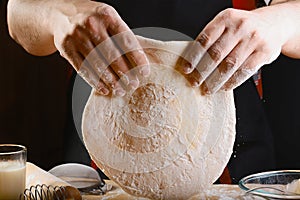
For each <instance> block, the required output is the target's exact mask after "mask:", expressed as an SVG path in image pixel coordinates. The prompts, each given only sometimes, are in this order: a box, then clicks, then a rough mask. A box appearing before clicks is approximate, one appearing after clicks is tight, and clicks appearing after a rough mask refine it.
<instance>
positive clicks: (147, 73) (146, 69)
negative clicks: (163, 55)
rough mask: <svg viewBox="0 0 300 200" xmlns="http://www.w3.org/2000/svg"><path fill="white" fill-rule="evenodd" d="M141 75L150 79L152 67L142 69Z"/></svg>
mask: <svg viewBox="0 0 300 200" xmlns="http://www.w3.org/2000/svg"><path fill="white" fill-rule="evenodd" d="M139 72H140V74H141V75H142V76H144V77H148V76H149V75H150V67H149V66H144V67H142V68H141V69H140V71H139Z"/></svg>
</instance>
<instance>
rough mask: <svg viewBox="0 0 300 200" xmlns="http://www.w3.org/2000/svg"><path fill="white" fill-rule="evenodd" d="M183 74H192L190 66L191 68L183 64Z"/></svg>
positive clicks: (187, 64)
mask: <svg viewBox="0 0 300 200" xmlns="http://www.w3.org/2000/svg"><path fill="white" fill-rule="evenodd" d="M182 69H183V72H184V73H185V74H189V73H191V72H192V66H191V64H190V63H185V64H184V65H183V68H182Z"/></svg>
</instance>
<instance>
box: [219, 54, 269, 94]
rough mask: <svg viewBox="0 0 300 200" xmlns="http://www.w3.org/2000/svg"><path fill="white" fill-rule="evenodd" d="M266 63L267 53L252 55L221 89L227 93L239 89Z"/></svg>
mask: <svg viewBox="0 0 300 200" xmlns="http://www.w3.org/2000/svg"><path fill="white" fill-rule="evenodd" d="M266 63H267V61H266V55H265V53H263V52H254V53H252V54H251V55H250V56H249V57H248V58H247V59H246V60H245V62H244V63H243V64H242V65H241V67H240V68H239V69H238V70H237V71H236V72H235V73H234V74H233V75H232V76H231V78H230V79H229V80H228V81H227V82H226V83H225V84H224V86H223V87H222V88H221V89H222V90H226V91H227V90H232V89H234V88H236V87H238V86H239V85H241V84H242V83H243V82H245V81H246V80H247V79H249V78H250V77H251V76H252V75H254V74H255V73H256V72H257V71H258V70H259V69H260V68H261V67H262V66H263V65H264V64H266Z"/></svg>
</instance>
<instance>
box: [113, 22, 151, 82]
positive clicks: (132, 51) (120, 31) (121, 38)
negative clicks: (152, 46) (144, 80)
mask: <svg viewBox="0 0 300 200" xmlns="http://www.w3.org/2000/svg"><path fill="white" fill-rule="evenodd" d="M119 19H120V20H117V21H116V22H115V24H111V25H110V26H109V27H108V31H109V33H110V34H111V35H113V37H112V38H113V40H114V42H115V43H116V44H117V45H118V46H119V48H120V49H121V50H122V53H124V54H125V55H126V58H127V59H128V60H129V62H130V64H131V68H133V67H137V68H138V72H139V73H140V74H141V75H143V76H145V77H147V76H149V74H150V66H149V61H148V59H147V56H146V54H145V53H144V51H143V49H142V47H141V46H140V44H139V42H138V40H137V38H136V37H135V35H134V34H133V32H132V31H131V30H130V29H129V27H128V26H127V25H126V23H125V22H124V21H123V20H121V18H119Z"/></svg>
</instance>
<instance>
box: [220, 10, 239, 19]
mask: <svg viewBox="0 0 300 200" xmlns="http://www.w3.org/2000/svg"><path fill="white" fill-rule="evenodd" d="M235 13H236V10H235V9H233V8H227V9H225V10H223V11H222V12H221V13H220V15H219V17H221V19H224V20H228V19H231V18H233V17H234V16H235Z"/></svg>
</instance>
